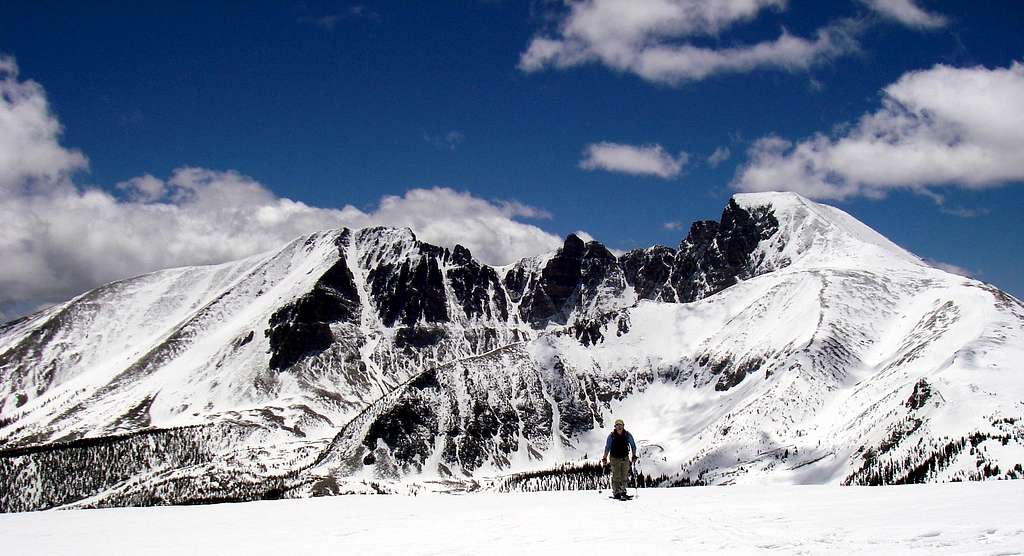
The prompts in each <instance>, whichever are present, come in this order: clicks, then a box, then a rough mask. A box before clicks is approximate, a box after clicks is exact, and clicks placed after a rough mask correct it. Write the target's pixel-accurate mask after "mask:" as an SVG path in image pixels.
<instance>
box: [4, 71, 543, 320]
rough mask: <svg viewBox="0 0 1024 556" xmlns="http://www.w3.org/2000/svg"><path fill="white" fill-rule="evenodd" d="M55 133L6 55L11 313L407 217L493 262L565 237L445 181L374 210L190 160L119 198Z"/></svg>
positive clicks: (529, 211)
mask: <svg viewBox="0 0 1024 556" xmlns="http://www.w3.org/2000/svg"><path fill="white" fill-rule="evenodd" d="M60 133H61V126H60V124H59V122H58V121H57V119H56V118H55V117H54V115H53V114H52V113H51V111H50V109H49V106H48V103H47V100H46V95H45V93H44V91H43V88H42V87H41V86H39V85H38V84H36V83H34V82H31V81H19V79H18V71H17V65H16V63H15V62H14V60H13V59H12V58H0V221H2V222H4V233H3V234H0V260H3V261H4V262H3V265H2V266H0V311H3V313H2V314H4V316H12V315H13V314H14V313H15V312H19V309H18V308H20V310H24V309H25V308H27V307H31V306H34V305H38V304H42V303H45V302H53V301H60V300H63V299H66V298H68V297H71V296H73V295H75V294H77V293H80V292H82V291H84V290H87V289H89V288H92V287H95V286H97V285H100V284H102V283H105V282H108V281H111V280H115V279H119V278H123V277H127V276H132V275H136V274H140V273H143V272H148V271H151V270H156V269H160V268H167V267H172V266H183V265H195V264H206V263H217V262H223V261H228V260H234V259H238V258H242V257H245V256H249V255H252V254H255V253H259V252H263V251H267V250H270V249H274V248H277V247H280V246H281V245H283V244H284V243H285V242H287V241H289V240H291V239H293V238H295V237H297V236H300V235H302V234H306V233H310V232H313V231H316V230H322V229H327V228H339V227H343V226H348V227H353V228H355V227H364V226H370V225H391V226H408V227H410V228H412V229H413V230H414V231H415V232H416V234H417V236H418V237H419V238H420V239H422V240H424V241H428V242H431V243H436V244H440V245H446V246H452V245H454V244H455V243H461V244H462V245H465V246H466V247H468V248H469V249H470V250H472V251H473V253H474V254H475V255H476V256H477V257H478V258H480V259H481V260H483V261H485V262H489V263H493V264H505V263H509V262H512V261H514V260H517V259H519V258H520V257H524V256H530V255H535V254H537V253H540V252H544V251H547V250H551V249H554V248H557V247H558V246H560V245H561V240H560V238H558V237H557V236H555V235H553V234H549V233H547V232H545V231H544V230H542V229H540V228H538V227H537V226H534V225H531V224H528V223H524V222H521V221H520V220H517V219H522V218H549V217H550V214H548V213H547V212H546V211H543V210H542V209H538V208H534V207H530V206H527V205H523V204H521V203H517V202H514V201H488V200H484V199H480V198H478V197H475V196H473V195H471V194H469V193H463V192H458V191H455V190H452V189H448V188H441V187H438V188H433V189H413V190H411V191H408V192H407V193H406V194H405V195H403V196H386V197H383V198H382V199H381V200H380V202H379V204H378V206H377V207H376V208H374V209H372V210H369V211H364V210H360V209H358V208H356V207H353V206H345V207H343V208H341V209H328V208H318V207H313V206H309V205H306V204H304V203H301V202H297V201H293V200H291V199H286V198H281V197H278V196H276V195H275V194H274V193H273V192H272V191H270V190H269V189H268V188H267V187H265V186H264V185H262V184H260V183H258V182H257V181H255V180H253V179H252V178H249V177H247V176H244V175H242V174H240V173H238V172H235V171H214V170H209V169H204V168H189V167H183V168H179V169H177V170H175V171H174V172H173V173H172V175H171V176H170V177H168V178H167V179H166V180H164V179H160V178H157V177H154V176H151V175H143V176H139V177H136V178H133V179H130V180H127V181H125V182H122V183H120V184H117V189H118V190H119V191H120V193H121V194H120V195H114V194H112V193H111V192H108V191H104V190H101V189H97V188H83V187H80V186H78V185H76V184H75V183H74V181H73V174H74V172H76V171H78V170H82V169H84V168H86V167H87V161H86V158H85V157H84V156H83V155H82V154H81V153H79V152H78V151H74V150H69V149H66V148H64V147H62V146H61V145H60V142H59V140H60ZM12 308H14V309H12ZM12 311H13V312H12Z"/></svg>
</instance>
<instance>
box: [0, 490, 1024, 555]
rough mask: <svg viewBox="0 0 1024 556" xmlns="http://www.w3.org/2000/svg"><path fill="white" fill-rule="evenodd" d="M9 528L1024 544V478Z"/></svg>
mask: <svg viewBox="0 0 1024 556" xmlns="http://www.w3.org/2000/svg"><path fill="white" fill-rule="evenodd" d="M0 538H2V539H4V543H3V544H4V549H5V553H8V554H28V553H34V554H76V555H89V554H103V555H107V554H150V555H153V554H218V555H220V554H245V555H250V556H251V555H259V554H274V555H280V554H303V555H310V554H339V553H350V552H352V551H370V552H371V553H372V554H410V553H411V554H481V553H483V554H512V553H516V554H521V553H524V552H525V553H531V552H533V553H540V554H560V555H564V554H584V553H593V551H595V550H599V551H606V550H613V551H614V550H625V551H627V552H629V553H651V554H682V553H698V554H748V553H761V554H873V555H874V554H978V555H995V554H1024V481H994V482H985V483H947V484H930V485H910V486H899V487H836V486H795V487H794V486H772V487H745V486H733V487H696V488H677V489H645V490H641V491H640V492H639V497H638V498H635V499H634V500H632V501H630V502H619V501H615V500H609V499H608V498H607V493H606V492H595V491H574V492H543V493H529V494H494V493H482V494H469V495H461V496H452V495H440V494H436V495H423V496H418V497H413V496H342V497H331V498H314V499H307V500H282V501H273V502H251V503H245V504H220V505H212V506H184V507H156V508H117V509H104V510H80V511H46V512H32V513H22V514H6V515H0ZM357 553H358V552H357Z"/></svg>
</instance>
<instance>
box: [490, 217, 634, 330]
mask: <svg viewBox="0 0 1024 556" xmlns="http://www.w3.org/2000/svg"><path fill="white" fill-rule="evenodd" d="M618 274H619V268H618V262H617V260H616V258H615V255H613V254H612V253H611V252H610V251H609V250H608V248H606V247H605V246H604V245H601V244H600V243H598V242H596V241H591V242H589V243H583V240H581V239H580V238H578V237H576V235H575V234H570V235H569V237H567V238H566V240H565V244H564V245H563V246H562V248H561V249H559V250H558V252H557V253H556V254H555V256H554V257H552V258H551V259H550V260H549V261H548V262H547V264H546V265H545V266H544V268H543V269H541V271H540V277H539V279H534V280H532V281H531V276H530V273H529V271H528V270H527V269H524V268H523V267H517V268H515V269H513V270H512V271H511V272H509V273H508V274H507V275H506V276H505V285H506V287H507V288H508V290H509V296H510V297H511V298H512V299H513V301H515V300H516V299H517V295H518V294H517V293H516V292H517V291H519V290H520V288H523V289H524V290H525V291H524V293H523V295H522V302H521V303H520V306H519V312H520V315H521V316H522V317H523V320H525V321H526V322H529V323H530V324H532V325H533V326H535V327H543V326H545V325H547V324H548V323H550V322H554V323H558V324H565V323H566V321H567V320H568V318H569V315H570V314H571V313H572V312H573V310H574V309H576V308H578V307H579V306H580V305H581V304H583V303H585V302H586V301H588V300H590V299H593V297H594V296H596V295H598V291H599V288H600V287H601V286H602V285H605V284H607V283H609V282H608V281H609V280H610V279H611V282H610V284H611V285H612V286H614V287H617V288H619V289H624V288H625V285H626V283H625V281H624V280H620V281H619V282H620V283H616V282H615V281H614V279H615V278H616V277H617V275H618Z"/></svg>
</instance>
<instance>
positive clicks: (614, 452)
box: [604, 431, 636, 458]
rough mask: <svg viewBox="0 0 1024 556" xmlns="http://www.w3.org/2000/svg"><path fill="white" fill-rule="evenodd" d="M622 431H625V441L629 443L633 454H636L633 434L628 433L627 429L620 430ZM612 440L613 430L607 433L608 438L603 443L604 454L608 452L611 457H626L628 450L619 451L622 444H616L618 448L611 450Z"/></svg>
mask: <svg viewBox="0 0 1024 556" xmlns="http://www.w3.org/2000/svg"><path fill="white" fill-rule="evenodd" d="M622 432H624V433H626V443H627V444H629V447H630V448H632V449H633V455H636V442H633V435H632V434H630V433H629V431H622ZM614 442H615V432H611V433H609V434H608V440H607V441H606V442H605V443H604V452H605V453H606V454H608V453H610V454H611V457H613V458H625V457H628V456H629V451H628V450H627V451H626V453H624V454H623V453H621V451H620V450H621V449H622V448H623V447H624V446H621V445H620V446H618V448H619V450H612V444H614Z"/></svg>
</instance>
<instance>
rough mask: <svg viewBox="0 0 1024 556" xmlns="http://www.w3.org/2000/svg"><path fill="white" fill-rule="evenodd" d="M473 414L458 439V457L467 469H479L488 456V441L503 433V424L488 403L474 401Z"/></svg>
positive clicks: (469, 416)
mask: <svg viewBox="0 0 1024 556" xmlns="http://www.w3.org/2000/svg"><path fill="white" fill-rule="evenodd" d="M471 409H472V414H471V415H468V416H467V417H468V419H467V422H466V426H465V429H464V430H463V433H462V434H461V435H459V437H458V456H459V459H461V460H462V464H463V467H464V468H465V469H477V468H479V467H480V466H482V465H483V464H484V463H485V462H486V460H487V456H488V452H487V450H486V446H487V445H488V444H489V443H488V442H487V441H488V440H490V439H491V438H493V437H495V436H497V435H498V433H500V432H501V423H500V422H499V421H498V418H497V416H496V415H495V412H494V410H493V409H492V408H491V406H490V405H488V404H487V403H486V402H483V401H481V400H479V399H478V400H474V401H473V404H472V407H471Z"/></svg>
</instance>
